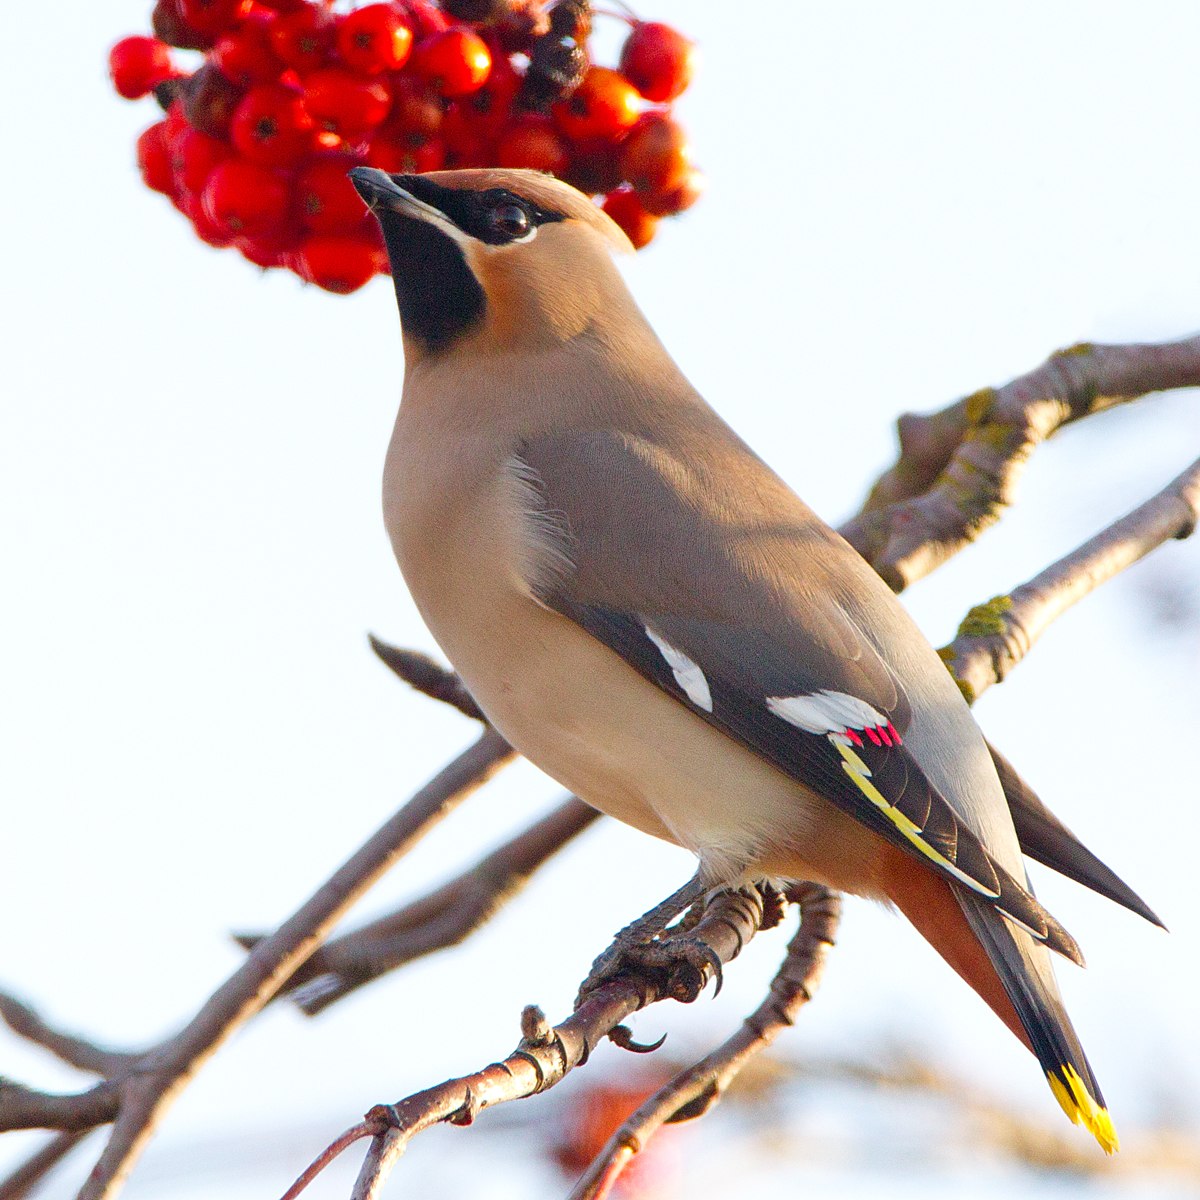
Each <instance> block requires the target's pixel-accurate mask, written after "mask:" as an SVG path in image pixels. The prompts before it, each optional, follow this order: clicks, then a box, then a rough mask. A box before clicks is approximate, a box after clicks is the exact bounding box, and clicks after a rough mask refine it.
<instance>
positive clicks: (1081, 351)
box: [1054, 342, 1096, 358]
mask: <svg viewBox="0 0 1200 1200" xmlns="http://www.w3.org/2000/svg"><path fill="white" fill-rule="evenodd" d="M1095 348H1096V345H1095V343H1094V342H1076V343H1075V344H1074V345H1072V346H1064V347H1063V348H1062V349H1061V350H1055V352H1054V357H1055V358H1081V357H1083V355H1085V354H1091V352H1092V351H1093V350H1095Z"/></svg>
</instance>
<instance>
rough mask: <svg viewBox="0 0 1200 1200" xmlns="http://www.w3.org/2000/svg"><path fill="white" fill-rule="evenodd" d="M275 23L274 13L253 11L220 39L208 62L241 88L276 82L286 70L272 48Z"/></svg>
mask: <svg viewBox="0 0 1200 1200" xmlns="http://www.w3.org/2000/svg"><path fill="white" fill-rule="evenodd" d="M274 23H275V16H274V14H273V13H269V12H259V11H255V12H252V13H251V14H250V15H249V16H248V17H247V18H246V20H245V21H244V22H243V23H242V24H241V25H240V26H239V27H238V28H237V29H235V30H234V31H233V32H232V33H227V34H226V35H225V36H224V37H223V38H221V40H220V41H219V42H217V44H216V46H214V47H213V51H212V54H211V55H210V56H209V61H210V62H213V63H215V64H216V65H217V66H218V67H219V68H220V70H221V73H222V74H223V75H225V76H226V77H227V78H229V79H232V80H233V82H234V83H236V84H238V85H239V86H240V87H252V86H253V85H254V84H256V83H271V82H273V81H274V80H276V79H278V78H279V76H280V74H281V73H282V72H283V70H284V64H283V60H282V59H280V58H279V57H278V55H276V53H275V51H274V50H272V49H271V27H272V26H273V25H274Z"/></svg>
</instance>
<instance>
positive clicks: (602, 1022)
mask: <svg viewBox="0 0 1200 1200" xmlns="http://www.w3.org/2000/svg"><path fill="white" fill-rule="evenodd" d="M763 914H764V901H763V896H762V894H761V893H760V892H759V891H758V889H757V888H747V889H744V890H741V891H726V892H722V893H719V894H718V895H717V897H716V898H715V899H714V900H713V902H712V903H711V904H710V905H709V907H708V909H707V911H706V912H705V915H704V917H703V918H702V919H701V920H700V922H699V923H698V924H697V925H695V927H694V928H691V929H688V930H687V932H686V933H684V934H681V935H676V934H672V935H669V936H668V937H666V938H664V939H663V942H664V944H668V945H669V943H670V942H671V940H672V938H678V939H679V940H681V941H687V942H690V943H695V942H697V941H698V942H701V943H703V944H704V945H705V946H707V947H708V948H709V949H711V950H712V952H713V953H714V955H715V956H716V958H717V959H718V960H719V961H720V962H722V963H726V962H729V961H730V960H731V959H733V958H734V957H736V956H737V954H738V953H739V952H740V951H741V949H742V947H743V946H744V945H745V944H746V943H747V942H749V940H750V939H751V937H753V935H754V933H755V932H756V931H757V930H758V928H759V926H760V925H761V924H762V920H763ZM711 974H712V968H711V967H710V966H709V965H707V964H706V965H705V966H702V967H701V966H697V965H696V963H695V961H694V960H693V959H692V958H690V957H689V958H687V959H686V960H685V959H681V960H680V963H679V964H678V966H677V967H666V968H661V969H645V968H639V969H634V968H631V969H630V970H628V971H622V972H620V973H619V974H617V975H615V976H614V977H613V978H612V979H610V980H608V981H607V982H605V983H603V984H601V985H600V986H599V987H597V988H596V989H595V990H594V991H592V992H590V993H589V994H588V995H587V996H586V997H585V998H584V999H583V1001H582V1003H580V1004H579V1006H578V1007H577V1008H576V1010H575V1012H574V1013H573V1014H572V1015H571V1016H570V1017H568V1018H567V1019H566V1020H565V1021H563V1022H562V1023H561V1024H560V1025H557V1026H553V1027H551V1026H550V1024H549V1022H547V1021H546V1019H545V1017H544V1016H543V1015H542V1013H541V1010H540V1009H537V1008H536V1007H534V1006H530V1007H529V1008H527V1009H526V1010H525V1013H524V1014H523V1016H522V1022H521V1023H522V1033H523V1034H524V1036H523V1037H522V1039H521V1042H520V1044H519V1045H518V1046H517V1048H516V1050H514V1051H513V1053H512V1054H510V1055H509V1056H508V1057H507V1058H505V1059H504V1060H502V1061H501V1062H496V1063H492V1064H491V1065H490V1066H487V1067H484V1068H483V1069H482V1070H480V1071H476V1072H475V1073H473V1074H471V1075H466V1076H463V1077H462V1078H459V1079H450V1080H447V1081H446V1082H445V1083H441V1084H438V1085H437V1086H436V1087H432V1088H428V1089H426V1090H425V1091H422V1092H417V1093H415V1094H414V1095H412V1096H409V1097H408V1098H407V1099H405V1100H401V1101H400V1102H399V1103H397V1104H394V1105H377V1106H376V1107H375V1108H373V1109H371V1110H370V1112H368V1113H367V1118H366V1119H367V1121H368V1122H371V1121H379V1122H383V1123H385V1124H386V1126H387V1128H386V1130H384V1131H383V1132H381V1133H380V1134H378V1135H377V1136H376V1137H375V1139H374V1140H373V1143H372V1147H371V1150H370V1152H369V1153H368V1155H367V1158H366V1161H365V1162H364V1164H363V1169H362V1171H361V1173H360V1174H359V1178H358V1182H357V1184H356V1185H355V1189H354V1192H353V1193H352V1196H353V1200H372V1198H374V1197H377V1196H378V1195H379V1189H380V1188H381V1187H382V1186H383V1180H384V1179H385V1178H386V1176H387V1174H388V1172H389V1171H390V1170H391V1168H392V1166H393V1165H394V1164H395V1162H396V1160H397V1159H398V1158H399V1157H400V1155H401V1154H402V1153H403V1152H404V1149H405V1147H406V1146H407V1144H408V1142H409V1141H411V1140H412V1138H413V1137H415V1136H416V1135H417V1134H418V1133H420V1132H421V1131H422V1130H425V1129H428V1128H430V1127H431V1126H433V1125H437V1124H441V1123H443V1122H446V1123H449V1124H452V1125H469V1124H470V1123H471V1122H473V1121H474V1120H475V1118H476V1116H478V1114H479V1113H480V1112H481V1111H482V1110H483V1109H484V1108H488V1107H491V1106H493V1105H496V1104H502V1103H504V1102H506V1101H509V1100H521V1099H524V1098H526V1097H528V1096H533V1095H536V1094H537V1093H538V1092H544V1091H547V1090H548V1089H549V1088H551V1087H554V1086H555V1084H557V1083H559V1082H561V1080H562V1079H564V1078H565V1077H566V1075H567V1074H568V1073H569V1072H570V1071H571V1070H573V1069H574V1068H575V1067H577V1066H579V1065H580V1064H581V1063H583V1062H585V1061H586V1060H587V1059H588V1057H589V1055H590V1054H591V1052H592V1051H593V1049H594V1048H595V1047H596V1046H597V1045H598V1044H599V1042H600V1041H602V1040H603V1039H604V1038H605V1037H607V1036H609V1035H610V1034H613V1033H614V1031H616V1030H618V1028H619V1027H621V1025H622V1022H623V1021H625V1020H626V1018H627V1017H629V1016H630V1015H631V1014H632V1013H635V1012H637V1011H638V1010H640V1009H642V1008H645V1007H646V1006H647V1005H649V1004H653V1003H655V1002H656V1001H658V1000H661V999H668V998H670V999H676V1000H680V1001H683V1002H690V1001H691V1000H694V999H695V998H696V996H697V995H699V993H700V991H701V990H702V989H703V987H704V986H705V984H706V983H707V982H708V979H709V978H710V976H711Z"/></svg>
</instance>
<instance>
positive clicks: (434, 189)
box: [397, 175, 566, 246]
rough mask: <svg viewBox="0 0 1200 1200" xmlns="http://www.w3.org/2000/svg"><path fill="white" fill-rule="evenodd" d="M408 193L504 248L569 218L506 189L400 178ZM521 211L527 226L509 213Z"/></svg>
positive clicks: (466, 230) (480, 238)
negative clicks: (479, 188)
mask: <svg viewBox="0 0 1200 1200" xmlns="http://www.w3.org/2000/svg"><path fill="white" fill-rule="evenodd" d="M397 182H399V184H400V186H401V187H402V188H404V190H405V191H406V192H409V193H410V194H411V195H413V196H416V198H417V199H418V200H424V201H425V203H426V204H428V205H430V206H431V207H433V208H436V209H437V210H438V212H441V213H445V214H446V216H447V217H449V218H450V220H451V221H453V222H454V224H455V225H457V226H458V227H459V229H461V230H462V231H463V233H465V234H469V235H470V236H471V237H473V238H475V239H476V240H478V241H481V242H484V243H486V244H487V245H489V246H503V245H505V244H506V243H507V242H515V241H517V240H519V239H520V238H523V237H525V236H526V235H527V234H528V232H529V230H530V229H531V228H536V227H537V226H539V225H547V224H550V223H552V222H554V221H562V220H565V219H566V218H565V217H564V215H563V214H562V213H556V212H548V211H547V210H546V209H544V208H539V207H538V206H537V205H536V204H534V203H533V201H531V200H526V199H525V198H524V197H522V196H515V195H513V193H512V192H510V191H508V190H507V189H505V188H488V189H487V191H484V192H471V191H463V190H461V189H458V188H448V187H442V186H441V184H437V183H434V182H433V180H431V179H426V178H424V177H423V176H421V175H403V176H397ZM511 209H519V210H520V211H521V212H523V213H524V214H525V219H526V222H527V224H525V225H521V223H520V221H519V220H517V219H515V215H514V214H512V213H510V212H509V211H508V210H511Z"/></svg>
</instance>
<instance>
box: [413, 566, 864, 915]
mask: <svg viewBox="0 0 1200 1200" xmlns="http://www.w3.org/2000/svg"><path fill="white" fill-rule="evenodd" d="M477 565H478V564H477V563H476V566H477ZM414 596H415V598H416V600H417V604H418V607H419V608H421V610H422V614H423V615H424V616H425V619H426V621H427V622H428V624H429V627H430V630H431V632H432V633H433V635H434V637H435V638H436V639H437V640H438V642H439V644H440V645H441V647H442V649H443V650H444V651H445V652H446V654H447V656H448V657H449V659H450V661H451V662H452V663H453V664H454V666H455V668H456V670H458V672H459V674H460V675H461V676H462V678H463V681H464V682H465V683H466V685H467V687H468V688H469V689H470V691H471V694H472V695H473V696H474V697H475V699H476V700H477V701H478V703H479V704H480V706H481V707H482V708H483V710H484V711H485V712H486V713H487V715H488V717H489V719H490V720H491V721H492V723H493V724H494V725H495V726H496V728H497V729H499V730H500V732H501V733H502V734H504V736H505V737H506V738H507V739H508V740H509V742H511V744H512V745H513V746H515V747H516V748H517V749H518V750H519V751H520V752H521V753H522V754H523V755H525V757H527V758H528V759H530V761H532V762H533V763H535V764H536V765H537V766H539V767H540V768H541V769H542V770H544V771H545V772H546V773H547V774H548V775H551V776H552V777H553V778H555V779H557V780H558V781H559V782H560V783H562V784H563V785H564V786H565V787H567V788H569V789H570V790H571V791H573V792H575V793H576V794H577V795H578V796H580V797H582V798H583V799H584V800H586V801H587V802H588V803H589V804H591V805H593V806H594V807H595V808H598V809H600V810H601V811H603V812H605V813H608V814H609V815H610V816H613V817H616V818H617V819H618V820H620V821H624V822H625V823H626V824H629V825H632V826H634V827H635V828H638V829H641V830H643V831H644V832H646V833H650V834H653V835H654V836H657V837H661V838H664V839H666V840H668V841H672V842H675V843H676V844H678V845H681V846H683V847H685V848H686V849H688V850H691V851H693V852H694V853H695V854H697V855H698V856H699V857H700V859H701V862H702V864H703V866H704V869H705V873H706V874H707V875H708V876H709V878H710V879H711V880H712V881H713V882H714V883H716V882H734V881H740V880H742V879H756V878H764V877H776V878H785V879H801V878H803V879H815V880H817V881H819V882H824V883H827V884H829V885H831V886H834V887H837V888H839V889H842V890H847V891H854V892H858V893H862V894H868V895H881V894H882V883H881V880H880V870H879V852H880V848H881V845H882V843H880V842H879V840H878V839H877V838H876V837H875V836H874V835H873V834H871V833H870V832H869V831H867V830H866V829H864V828H863V827H862V826H861V825H860V824H859V823H858V822H856V821H854V820H853V819H852V818H850V817H848V816H846V815H845V814H843V813H842V812H841V811H840V810H838V809H836V808H835V807H833V806H832V805H831V804H829V803H828V802H827V801H825V800H824V799H822V798H821V797H819V796H817V795H815V794H814V793H812V792H810V791H808V789H806V788H804V787H803V786H801V785H800V784H798V783H796V782H794V781H793V780H791V779H789V778H787V777H786V776H785V775H783V774H782V773H780V772H779V771H777V770H776V769H775V768H774V767H772V766H771V765H770V764H768V763H767V762H765V761H764V760H762V759H760V758H758V757H757V756H756V755H754V754H752V753H751V752H750V751H749V750H746V749H745V748H744V747H742V746H741V745H739V744H738V743H736V742H735V741H733V740H732V739H731V738H729V737H727V736H726V735H725V734H723V733H721V732H720V731H719V730H717V729H715V728H713V727H712V726H711V725H709V724H708V723H707V722H705V721H704V720H702V719H701V718H700V717H698V716H696V715H695V714H694V713H692V712H691V711H689V710H688V709H687V708H685V707H684V706H683V705H682V704H680V703H679V702H678V701H677V700H675V699H674V698H672V697H671V696H669V695H667V694H666V693H665V692H662V691H661V690H659V689H658V688H657V687H656V686H655V685H654V684H652V683H650V682H649V681H647V680H646V679H644V678H643V677H642V676H641V675H639V674H638V673H637V672H636V671H634V670H633V668H632V667H630V666H628V665H627V664H626V663H625V662H624V661H623V660H621V659H620V657H619V656H617V655H616V654H615V653H614V652H612V651H610V650H609V649H608V648H607V647H605V646H603V645H601V644H600V643H598V642H596V641H595V640H594V639H593V638H592V637H591V636H590V635H589V634H587V633H586V632H584V631H583V630H582V629H581V628H579V627H578V626H577V625H575V624H574V623H573V622H571V621H570V620H568V619H567V618H565V617H562V616H560V615H559V614H557V613H554V612H551V611H549V610H547V609H545V608H543V607H542V606H541V605H539V604H538V603H537V602H536V601H534V600H532V599H531V598H529V597H528V596H527V595H525V594H523V593H522V592H520V591H519V590H518V589H517V588H516V587H513V586H505V585H504V584H503V583H500V584H499V585H497V583H496V581H495V579H493V580H492V581H491V582H489V581H488V579H487V578H486V575H485V574H484V575H481V573H480V572H478V571H475V572H473V573H464V574H463V575H462V576H460V578H459V581H458V587H457V588H456V591H455V600H454V603H452V604H447V603H446V602H445V594H444V593H443V594H441V595H440V596H439V602H438V603H437V604H436V605H426V604H425V603H423V602H422V595H421V589H420V586H419V585H418V586H417V587H414Z"/></svg>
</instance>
